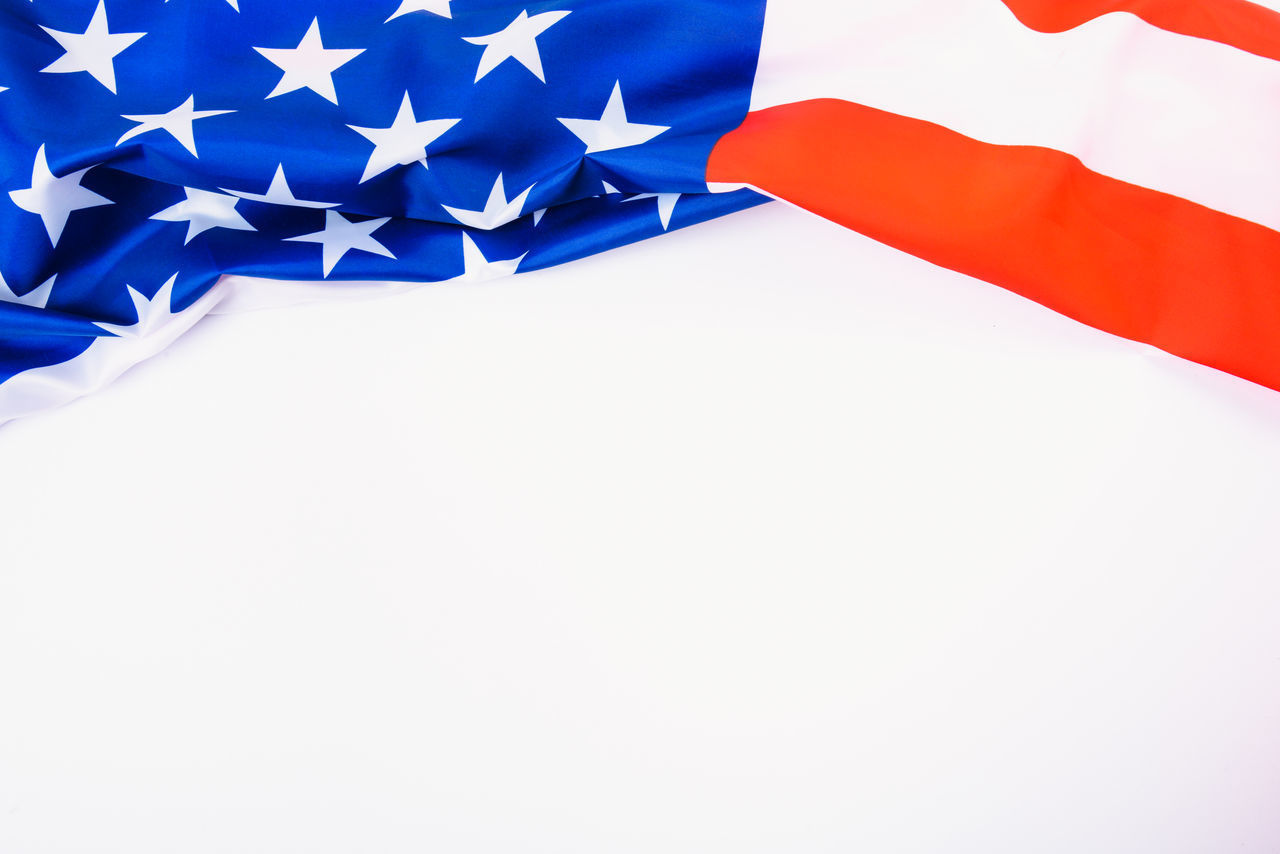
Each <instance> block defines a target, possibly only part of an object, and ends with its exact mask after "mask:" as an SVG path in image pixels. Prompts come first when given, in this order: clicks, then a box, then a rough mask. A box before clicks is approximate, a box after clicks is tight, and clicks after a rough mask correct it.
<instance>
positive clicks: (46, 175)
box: [9, 145, 115, 246]
mask: <svg viewBox="0 0 1280 854" xmlns="http://www.w3.org/2000/svg"><path fill="white" fill-rule="evenodd" d="M92 168H93V167H89V169H92ZM89 169H80V170H78V171H76V172H70V173H68V174H66V175H63V176H61V177H58V176H57V175H54V174H53V173H52V172H51V171H49V161H48V159H47V156H46V155H45V150H44V146H43V145H42V146H40V148H39V149H38V150H37V151H36V160H35V164H34V165H33V166H32V167H31V186H30V187H28V188H27V189H25V190H12V191H10V193H9V198H10V199H12V200H13V203H14V204H15V205H17V206H18V207H20V208H22V209H23V210H24V211H26V212H28V213H33V214H37V215H38V216H39V217H40V219H41V220H42V221H43V222H44V227H45V230H46V231H48V232H49V242H50V243H52V244H53V245H54V246H57V245H58V240H60V239H61V238H62V230H63V228H65V227H66V225H67V219H68V218H69V217H70V216H71V214H73V213H75V212H76V211H82V210H86V209H88V208H96V207H100V206H101V205H110V204H115V203H114V202H112V201H111V200H110V199H107V198H104V197H102V196H99V195H98V194H97V193H95V192H93V191H92V190H90V189H88V188H86V187H82V186H80V181H81V180H82V179H83V178H84V175H85V173H86V172H88V171H89Z"/></svg>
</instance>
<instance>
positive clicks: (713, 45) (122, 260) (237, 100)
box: [0, 0, 764, 382]
mask: <svg viewBox="0 0 1280 854" xmlns="http://www.w3.org/2000/svg"><path fill="white" fill-rule="evenodd" d="M763 15H764V3H763V0H670V2H658V1H657V0H564V2H530V3H515V4H513V3H509V2H501V0H365V2H359V3H350V2H339V0H289V2H280V0H0V382H3V381H4V380H5V379H7V378H9V377H11V376H13V375H15V374H17V373H19V372H22V371H25V370H28V369H31V368H35V367H41V366H46V365H54V364H58V363H61V362H64V361H67V360H68V359H71V358H73V357H75V356H77V355H78V354H80V353H82V352H83V351H85V350H86V349H87V348H88V347H89V346H90V344H92V342H93V341H94V340H95V339H96V338H99V337H102V336H112V335H117V334H121V333H122V331H124V330H128V329H129V328H130V327H132V326H136V325H140V324H142V322H143V321H144V318H143V316H142V315H143V313H144V308H145V307H146V306H147V305H148V304H149V303H150V302H152V301H155V302H160V301H162V300H163V301H166V302H167V303H168V305H165V306H162V307H161V308H162V310H163V311H164V312H165V313H166V315H167V313H168V312H170V311H171V312H173V313H178V312H181V311H183V310H184V309H186V308H187V307H188V306H191V305H192V304H193V303H194V302H195V301H197V300H198V299H199V298H200V297H201V296H202V295H204V294H205V293H206V292H208V291H209V289H210V288H211V287H212V286H213V285H214V283H215V282H216V281H217V279H218V278H219V276H221V275H223V274H242V275H250V276H256V277H265V278H274V279H286V280H320V279H343V280H352V281H361V280H396V281H423V282H429V281H443V280H448V279H454V278H457V277H460V276H464V275H471V274H476V273H479V272H482V271H484V270H490V271H493V270H496V271H498V272H513V271H516V270H520V271H526V270H535V269H539V268H543V267H547V266H550V265H553V264H558V263H562V262H564V261H569V260H572V259H575V258H581V257H583V256H586V255H590V254H592V253H595V252H600V251H602V250H605V249H609V248H612V247H615V246H619V245H622V244H625V243H629V242H632V241H635V240H640V239H643V238H646V237H651V236H654V235H657V234H661V233H662V232H664V231H666V230H668V229H669V228H678V227H682V226H686V225H690V224H693V223H696V222H700V221H704V220H707V219H710V218H713V217H716V216H721V215H723V214H727V213H730V212H732V211H736V210H741V209H743V208H747V207H751V206H753V205H756V204H759V203H760V202H762V201H763V199H762V197H760V196H758V195H756V194H754V193H751V192H749V191H739V192H736V193H722V194H712V193H709V192H708V191H707V185H706V183H705V165H706V161H707V158H708V156H709V154H710V151H711V148H712V146H713V145H714V144H715V142H716V141H717V140H718V139H719V138H720V136H722V135H723V134H725V133H727V132H728V131H730V130H732V129H733V128H735V127H736V126H737V125H738V124H739V123H740V122H741V121H742V119H743V117H744V116H745V115H746V111H747V107H748V102H749V97H750V87H751V80H752V76H753V74H754V71H755V63H756V57H757V52H758V47H759V42H760V34H761V27H762V24H763Z"/></svg>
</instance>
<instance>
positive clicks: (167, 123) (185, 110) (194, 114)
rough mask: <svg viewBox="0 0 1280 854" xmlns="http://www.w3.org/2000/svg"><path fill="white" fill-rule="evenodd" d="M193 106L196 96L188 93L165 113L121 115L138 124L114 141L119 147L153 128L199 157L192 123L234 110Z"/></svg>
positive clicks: (193, 155)
mask: <svg viewBox="0 0 1280 854" xmlns="http://www.w3.org/2000/svg"><path fill="white" fill-rule="evenodd" d="M195 106H196V96H195V95H188V96H187V100H185V101H183V102H182V103H181V104H179V105H178V106H176V107H174V108H173V109H172V110H170V111H169V112H167V113H157V114H155V115H143V116H121V118H123V119H128V120H129V121H131V122H137V123H138V126H137V127H135V128H130V129H129V130H127V131H125V133H124V135H123V136H121V137H120V139H118V140H117V141H116V147H119V146H120V144H121V143H124V142H128V141H129V140H131V139H133V138H134V137H135V136H141V135H142V134H144V133H150V132H151V131H153V130H163V131H167V132H168V134H169V135H170V136H172V137H173V138H174V139H176V140H177V141H178V142H179V143H180V144H181V145H182V147H183V148H185V149H186V150H187V151H189V152H191V156H192V157H199V156H200V155H199V154H197V153H196V135H195V130H194V129H193V128H192V123H193V122H195V121H196V119H207V118H208V117H209V116H225V115H227V114H228V113H234V112H235V110H197V109H196V108H195Z"/></svg>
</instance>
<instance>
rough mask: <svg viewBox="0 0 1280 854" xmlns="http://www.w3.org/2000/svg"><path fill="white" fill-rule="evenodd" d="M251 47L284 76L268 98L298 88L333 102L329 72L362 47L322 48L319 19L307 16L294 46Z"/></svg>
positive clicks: (331, 79) (334, 98) (354, 55)
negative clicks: (301, 33) (305, 31)
mask: <svg viewBox="0 0 1280 854" xmlns="http://www.w3.org/2000/svg"><path fill="white" fill-rule="evenodd" d="M254 50H256V51H257V52H258V53H260V54H262V55H263V56H265V57H266V58H267V59H269V60H271V61H272V62H273V63H275V64H276V65H277V66H278V67H279V68H280V69H281V70H282V71H284V76H283V77H281V78H280V82H279V83H277V84H276V88H274V89H272V90H271V94H270V95H268V96H267V97H268V98H274V97H275V96H277V95H283V94H285V93H287V92H294V91H297V90H298V89H310V90H311V91H312V92H315V93H316V94H317V95H319V96H320V97H321V98H324V99H325V100H326V101H329V102H330V103H333V104H336V103H338V93H337V92H336V91H335V90H334V88H333V72H335V71H337V70H338V69H339V68H341V67H342V66H344V65H346V64H347V63H348V62H350V61H351V60H353V59H355V58H356V57H357V56H359V55H360V54H362V53H364V48H359V49H354V50H349V49H338V48H334V49H330V48H326V47H325V46H324V42H322V41H321V40H320V19H319V18H312V19H311V26H310V27H308V28H307V33H306V35H304V36H303V37H302V41H300V42H298V46H297V47H294V48H276V47H255V48H254Z"/></svg>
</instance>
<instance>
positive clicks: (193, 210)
mask: <svg viewBox="0 0 1280 854" xmlns="http://www.w3.org/2000/svg"><path fill="white" fill-rule="evenodd" d="M182 189H183V190H184V191H185V192H186V194H187V198H186V200H185V201H181V202H178V203H177V204H176V205H173V206H172V207H167V208H165V209H164V210H162V211H160V212H159V213H157V214H152V216H151V218H152V219H158V220H161V221H163V222H185V223H187V239H186V240H184V241H182V243H183V245H186V244H188V243H190V242H191V239H192V238H193V237H195V236H196V235H197V234H202V233H203V232H206V231H208V230H209V229H211V228H229V229H232V230H234V231H257V230H258V229H256V228H254V227H253V226H252V225H249V223H248V222H247V221H246V220H245V218H244V217H242V216H240V214H239V213H237V212H236V205H237V204H239V203H240V200H239V199H237V198H236V197H235V196H224V195H223V194H222V193H210V192H209V191H208V190H197V189H194V188H192V187H183V188H182Z"/></svg>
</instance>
